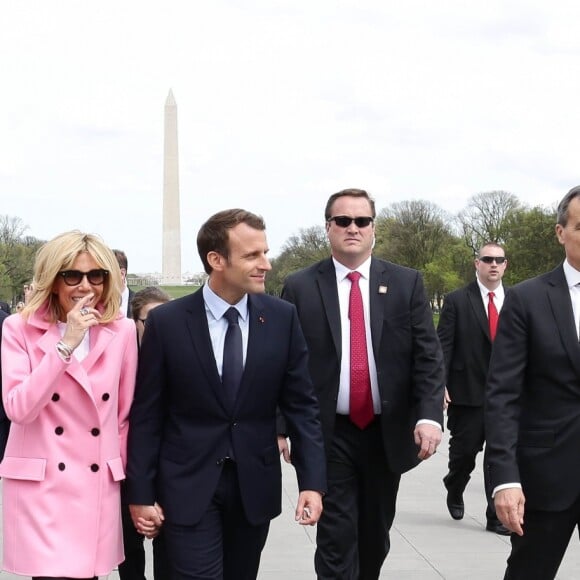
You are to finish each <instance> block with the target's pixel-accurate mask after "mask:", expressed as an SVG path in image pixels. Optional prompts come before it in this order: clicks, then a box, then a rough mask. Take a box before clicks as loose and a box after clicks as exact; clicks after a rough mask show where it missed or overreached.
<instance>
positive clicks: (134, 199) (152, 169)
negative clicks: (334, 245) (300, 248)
mask: <svg viewBox="0 0 580 580" xmlns="http://www.w3.org/2000/svg"><path fill="white" fill-rule="evenodd" d="M2 14H3V16H2V24H1V25H0V27H1V28H0V55H2V56H1V57H0V59H1V62H2V67H1V69H0V70H2V77H3V78H2V81H3V82H2V85H3V89H4V90H3V95H2V107H1V108H0V130H1V131H0V159H1V162H0V192H1V196H2V200H3V202H4V204H3V208H2V210H1V212H2V213H5V214H8V215H11V216H17V217H20V218H21V219H22V220H23V222H24V223H25V224H27V225H28V226H29V230H28V233H29V234H31V235H34V236H36V237H39V238H43V239H48V238H51V237H53V236H54V235H56V234H57V233H60V232H62V231H65V230H68V229H72V228H79V229H83V230H88V231H92V232H97V233H100V234H101V235H102V236H103V238H104V239H105V241H106V242H107V243H109V244H110V245H112V246H114V247H121V248H123V249H125V250H126V252H127V254H128V256H129V260H130V270H131V271H137V272H142V271H156V270H160V268H161V203H162V199H161V192H162V179H163V175H162V162H163V158H162V154H163V105H164V102H165V98H166V96H167V93H168V91H169V89H170V88H172V89H173V92H174V94H175V98H176V101H177V105H178V118H179V147H180V170H181V173H180V186H181V205H182V222H181V223H182V240H183V241H182V244H183V250H182V256H183V269H184V270H194V271H195V270H201V263H200V261H199V259H198V257H197V254H196V250H195V238H196V234H197V230H198V229H199V226H200V225H201V223H203V221H204V220H205V219H206V218H207V217H208V216H209V215H211V214H212V213H214V212H215V211H219V210H221V209H224V208H226V207H244V208H247V209H250V210H252V211H255V212H257V213H260V214H262V215H263V216H264V217H265V219H266V223H267V226H268V237H269V242H270V245H271V248H272V254H273V255H276V254H277V253H279V251H280V249H281V247H282V244H283V243H284V241H285V240H286V239H287V238H288V237H289V236H290V235H291V234H293V233H296V232H297V231H298V230H299V229H300V228H302V227H309V226H311V225H314V224H317V223H321V222H322V214H323V208H324V204H325V202H326V199H327V197H328V196H329V195H330V194H331V193H333V192H335V191H338V190H339V189H343V188H345V187H362V188H364V189H367V190H368V191H369V192H370V193H371V194H372V195H374V197H375V198H376V200H377V207H378V208H382V207H385V206H387V205H389V204H390V203H392V202H394V201H401V200H404V199H428V200H431V201H434V202H436V203H438V204H439V205H440V206H441V207H443V208H444V209H446V210H448V211H450V212H456V211H458V210H459V209H461V208H462V207H464V205H465V204H466V202H467V200H468V199H469V197H470V196H472V195H473V194H475V193H478V192H481V191H489V190H493V189H504V190H507V191H510V192H511V193H514V194H516V195H517V196H518V197H519V198H520V199H521V200H522V201H524V202H526V203H529V204H541V205H552V204H554V203H556V202H557V201H558V200H559V199H560V198H561V197H562V195H563V194H564V193H565V192H566V191H567V190H568V189H569V188H570V187H572V186H573V185H576V184H578V183H579V182H580V179H579V171H578V167H577V158H578V135H580V107H578V106H577V98H576V97H577V95H578V94H580V78H579V77H578V74H577V63H578V62H579V60H578V58H579V56H580V37H578V35H577V34H576V31H575V28H574V24H575V23H577V22H578V19H579V17H580V5H578V3H577V2H575V1H570V0H562V1H561V2H558V3H553V2H548V1H547V0H539V1H537V2H529V1H515V0H488V1H487V2H485V3H472V2H465V1H463V0H441V1H439V2H432V1H426V0H425V1H418V0H409V1H407V2H394V1H391V0H376V1H375V0H359V1H354V0H352V1H351V0H343V1H339V0H334V1H331V0H315V1H312V0H310V1H306V0H294V1H290V0H245V1H244V2H234V1H233V0H230V1H228V0H214V1H212V2H201V1H198V0H182V1H175V0H166V1H164V2H157V1H155V2H153V1H147V0H145V1H143V0H142V1H139V2H137V1H135V0H124V1H123V2H112V1H111V0H103V1H101V2H99V3H92V2H91V3H89V2H78V1H75V0H59V2H46V1H43V0H33V1H28V2H10V3H8V2H5V3H3V6H2Z"/></svg>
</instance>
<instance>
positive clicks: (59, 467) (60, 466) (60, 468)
mask: <svg viewBox="0 0 580 580" xmlns="http://www.w3.org/2000/svg"><path fill="white" fill-rule="evenodd" d="M64 468H65V465H64V463H59V464H58V470H59V471H64Z"/></svg>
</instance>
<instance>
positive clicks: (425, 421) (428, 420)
mask: <svg viewBox="0 0 580 580" xmlns="http://www.w3.org/2000/svg"><path fill="white" fill-rule="evenodd" d="M423 424H425V425H434V426H435V427H439V430H440V431H443V427H441V424H440V423H437V421H432V420H431V419H419V420H418V421H417V425H423ZM417 425H415V427H417Z"/></svg>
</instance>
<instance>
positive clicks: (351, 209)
mask: <svg viewBox="0 0 580 580" xmlns="http://www.w3.org/2000/svg"><path fill="white" fill-rule="evenodd" d="M375 215H376V213H375V203H374V200H373V199H372V198H371V197H370V196H369V195H368V193H367V192H366V191H364V190H361V189H345V190H343V191H340V192H338V193H335V194H334V195H332V196H330V198H329V200H328V202H327V205H326V210H325V219H326V233H327V236H328V240H329V242H330V247H331V251H332V257H330V258H327V259H326V260H323V261H322V262H319V263H317V264H314V265H313V266H310V267H308V268H306V269H305V270H302V271H300V272H297V273H295V274H293V275H291V276H289V277H288V279H287V280H286V284H285V286H284V290H283V293H282V297H283V298H285V299H286V300H289V301H290V302H292V303H293V304H295V305H296V308H297V310H298V315H299V317H300V323H301V325H302V329H303V331H304V335H305V337H306V341H307V343H308V349H309V368H310V374H311V376H312V379H313V382H314V386H315V389H316V393H317V395H318V400H319V403H320V413H321V422H322V429H323V435H324V443H325V448H326V460H327V472H328V493H327V495H326V496H325V498H324V511H323V514H322V516H321V519H320V521H319V522H318V529H317V537H316V543H317V547H316V555H315V568H316V573H317V576H318V578H319V579H324V580H353V579H356V580H376V579H377V578H378V577H379V575H380V570H381V567H382V564H383V562H384V560H385V557H386V556H387V554H388V551H389V547H390V541H389V530H390V528H391V525H392V523H393V519H394V517H395V503H396V498H397V492H398V489H399V481H400V477H401V474H402V473H404V472H405V471H408V470H409V469H411V468H413V467H415V466H416V465H417V464H418V463H419V461H420V460H422V459H427V458H429V457H430V456H431V455H433V454H434V453H435V450H436V449H437V445H438V444H439V442H440V441H441V429H442V424H443V383H444V376H443V360H442V359H443V357H442V354H441V349H440V346H439V341H438V339H437V335H436V332H435V328H434V326H433V317H432V313H431V308H430V306H429V302H428V300H427V298H426V295H425V289H424V286H423V281H422V278H421V276H420V274H419V273H418V272H417V271H416V270H411V269H409V268H404V267H402V266H398V265H396V264H392V263H390V262H386V261H384V260H379V259H377V258H374V257H372V256H371V254H372V248H373V245H374V235H375V225H374V220H375Z"/></svg>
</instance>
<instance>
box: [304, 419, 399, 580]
mask: <svg viewBox="0 0 580 580" xmlns="http://www.w3.org/2000/svg"><path fill="white" fill-rule="evenodd" d="M327 468H328V493H327V494H326V495H325V496H324V511H323V512H322V517H321V519H320V521H319V522H318V526H317V534H316V555H315V558H314V563H315V568H316V574H317V576H318V578H319V580H377V579H378V577H379V575H380V571H381V566H382V565H383V562H384V560H385V558H386V556H387V554H388V552H389V548H390V540H389V530H390V528H391V525H392V523H393V519H394V517H395V504H396V499H397V492H398V489H399V481H400V479H401V476H400V475H399V474H395V473H392V472H391V471H390V470H389V467H388V465H387V461H386V457H385V451H384V447H383V442H382V435H381V426H380V421H379V420H378V419H376V420H375V421H374V422H373V423H371V425H369V426H368V427H367V428H366V429H364V430H360V429H359V428H358V427H356V426H355V425H354V424H353V423H351V421H350V420H349V418H348V417H345V416H342V415H337V418H336V425H335V429H334V436H333V439H332V443H331V446H330V449H328V450H327Z"/></svg>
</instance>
